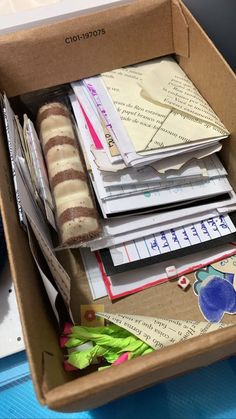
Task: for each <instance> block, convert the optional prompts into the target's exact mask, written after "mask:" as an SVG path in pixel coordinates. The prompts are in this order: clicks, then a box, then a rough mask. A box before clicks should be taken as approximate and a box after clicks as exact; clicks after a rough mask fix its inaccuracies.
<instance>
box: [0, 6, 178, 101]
mask: <svg viewBox="0 0 236 419" xmlns="http://www.w3.org/2000/svg"><path fill="white" fill-rule="evenodd" d="M173 52H174V46H173V37H172V14H171V1H170V0H137V1H134V2H132V3H130V4H125V5H120V6H117V7H116V8H115V7H114V8H112V9H105V10H102V11H99V12H97V13H91V14H88V15H83V16H79V17H77V18H74V19H70V20H66V21H63V22H59V23H54V24H51V25H47V26H44V27H39V28H33V29H30V30H24V31H19V32H17V33H14V34H9V35H4V36H1V37H0V56H1V58H0V89H4V90H5V91H6V92H7V95H8V96H16V95H19V94H22V93H26V92H30V91H33V90H38V89H42V88H46V87H49V86H55V85H58V84H63V83H68V82H70V81H74V80H78V79H80V78H83V77H89V76H92V75H95V74H98V73H101V72H104V71H109V70H112V69H114V68H119V67H121V66H125V65H129V64H132V63H137V62H141V61H145V60H148V59H151V58H154V57H158V56H163V55H167V54H171V53H173Z"/></svg>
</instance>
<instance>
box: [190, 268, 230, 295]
mask: <svg viewBox="0 0 236 419" xmlns="http://www.w3.org/2000/svg"><path fill="white" fill-rule="evenodd" d="M212 277H217V278H218V280H219V279H222V280H227V281H228V282H230V283H231V284H233V280H234V274H231V273H224V272H220V271H218V270H217V269H215V268H213V267H212V266H208V267H207V268H205V269H199V270H198V271H197V272H196V273H195V278H196V281H195V282H194V284H193V290H194V293H195V294H196V295H199V291H200V288H201V287H202V285H204V283H205V281H208V280H209V279H210V278H212Z"/></svg>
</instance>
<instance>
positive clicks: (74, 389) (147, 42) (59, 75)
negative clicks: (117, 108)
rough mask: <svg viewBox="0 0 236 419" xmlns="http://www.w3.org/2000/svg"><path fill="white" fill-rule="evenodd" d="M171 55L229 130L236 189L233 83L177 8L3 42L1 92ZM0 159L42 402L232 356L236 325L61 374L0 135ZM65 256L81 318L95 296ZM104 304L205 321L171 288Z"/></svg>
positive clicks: (81, 20) (167, 5) (135, 7)
mask: <svg viewBox="0 0 236 419" xmlns="http://www.w3.org/2000/svg"><path fill="white" fill-rule="evenodd" d="M98 29H104V31H103V32H105V34H103V35H100V36H96V37H95V36H91V37H89V38H88V39H83V40H76V39H77V38H78V37H77V35H81V34H83V33H88V32H90V31H91V32H93V31H96V30H98ZM167 54H177V59H178V61H179V64H180V66H181V67H182V68H183V70H184V71H185V72H186V74H187V75H188V76H189V77H190V78H191V80H192V81H193V83H194V84H195V85H196V87H197V88H198V89H199V91H200V92H201V94H202V95H203V96H204V97H205V99H206V100H207V101H208V102H209V104H210V105H211V106H212V108H213V109H214V111H215V112H216V113H217V115H218V116H219V117H220V119H221V120H222V122H223V123H224V124H225V126H226V127H227V129H228V130H229V131H230V132H231V137H230V139H229V140H225V141H224V147H223V152H222V159H223V162H224V164H225V166H226V168H227V170H228V172H229V178H230V181H231V183H232V185H233V186H234V187H235V188H236V171H235V167H236V147H235V146H234V143H235V142H236V77H235V75H234V73H233V72H232V71H231V69H230V68H229V66H228V65H227V63H226V62H225V61H224V59H223V58H222V56H221V55H220V54H219V52H218V51H217V50H216V48H215V47H214V45H212V43H211V41H210V40H209V39H208V37H207V36H206V34H205V33H204V32H203V30H202V29H201V27H200V26H199V25H198V23H197V22H196V21H195V20H194V18H193V16H192V15H191V13H190V12H189V11H188V9H187V8H186V7H185V6H184V4H183V3H182V2H181V1H177V0H174V1H171V0H137V1H132V2H130V3H128V4H126V5H119V6H116V7H114V8H110V9H107V10H103V11H98V12H96V13H93V14H89V15H84V16H81V17H78V18H75V19H72V20H68V21H63V22H60V23H55V24H51V25H48V26H44V27H43V29H42V28H34V29H30V30H25V31H21V32H17V33H14V34H10V35H5V36H2V37H0V88H1V89H4V90H5V91H6V92H7V94H8V96H16V95H19V94H22V93H26V92H30V91H34V90H37V89H42V88H45V87H48V86H53V85H58V84H62V83H67V82H70V81H72V80H78V79H79V78H83V77H85V76H90V75H94V74H97V73H100V72H102V71H108V70H111V69H114V68H119V67H121V66H124V65H128V64H132V63H136V62H141V61H144V60H148V59H151V58H155V57H158V56H162V55H167ZM0 155H1V164H0V186H1V212H2V216H3V221H4V226H5V232H6V239H7V246H8V252H9V259H10V265H11V270H12V276H13V279H14V282H15V287H16V293H17V299H18V304H19V310H20V315H21V320H22V325H23V332H24V339H25V345H26V348H27V354H28V359H29V362H30V367H31V372H32V378H33V381H34V385H35V389H36V393H37V396H38V398H39V400H40V402H41V403H43V404H47V405H48V406H49V407H50V408H51V409H55V410H59V411H75V410H84V409H89V408H94V407H96V406H99V405H102V404H104V403H106V402H108V401H110V400H113V399H115V398H118V397H120V396H123V395H126V394H128V393H130V392H132V391H135V390H138V389H141V388H144V387H146V386H149V385H151V384H153V383H157V382H158V381H161V380H164V379H166V378H168V377H172V376H174V375H177V374H181V373H183V372H185V371H188V370H192V369H193V368H197V367H200V366H203V365H208V364H210V363H212V362H214V361H216V360H218V359H221V358H224V357H226V356H229V355H230V354H233V353H234V352H235V348H236V344H235V341H236V327H230V328H226V329H223V330H220V331H217V332H213V333H210V334H209V335H202V336H200V337H198V338H193V339H190V340H188V341H185V342H182V343H178V344H175V345H173V346H171V347H168V348H165V349H161V350H159V351H158V352H154V353H153V354H150V355H146V356H144V357H140V358H137V359H135V360H132V361H129V365H128V368H127V365H126V364H123V365H120V366H119V367H117V368H110V369H108V370H104V371H101V372H93V373H90V374H88V375H83V376H81V377H79V378H75V376H73V374H72V376H71V375H70V374H68V373H65V372H64V370H63V367H62V361H63V353H62V351H61V350H60V348H59V345H58V327H57V325H56V323H55V320H54V317H53V314H52V311H51V308H50V305H49V302H48V299H47V297H46V294H45V291H44V289H43V285H42V281H41V278H40V277H39V274H38V272H37V269H36V267H35V265H34V262H33V258H32V256H31V253H30V250H29V245H28V239H27V236H26V234H25V232H24V231H23V230H22V229H21V227H20V225H19V221H18V216H17V211H16V203H15V196H14V190H13V182H12V174H11V169H10V164H9V156H8V151H7V145H6V140H5V138H4V136H3V135H2V139H1V152H0ZM65 256H66V257H65V265H66V267H67V268H68V270H69V272H70V275H71V278H72V301H71V307H72V310H73V312H74V316H75V318H76V319H78V320H79V306H80V304H85V303H89V302H91V295H90V292H89V289H88V285H87V281H86V278H85V274H84V272H83V269H82V267H81V265H80V263H79V261H78V259H77V258H76V254H75V253H70V252H67V253H66V254H65ZM99 303H100V301H99ZM101 304H104V306H105V311H106V312H117V313H127V314H141V315H149V316H156V317H159V318H161V317H163V318H176V319H183V320H184V319H188V320H202V317H201V314H200V311H199V309H198V306H197V299H196V297H195V296H194V295H193V293H192V292H188V293H183V292H181V291H180V290H179V288H178V287H177V286H176V285H175V284H174V283H171V282H169V283H166V284H163V285H158V286H156V287H153V288H149V289H147V290H144V291H142V292H140V293H137V294H135V295H132V296H129V297H126V298H124V299H122V300H119V301H117V302H114V303H111V302H110V301H109V300H108V298H105V299H102V300H101ZM224 322H228V323H229V322H230V323H232V322H236V318H235V317H234V316H231V317H229V316H228V317H227V316H225V317H224Z"/></svg>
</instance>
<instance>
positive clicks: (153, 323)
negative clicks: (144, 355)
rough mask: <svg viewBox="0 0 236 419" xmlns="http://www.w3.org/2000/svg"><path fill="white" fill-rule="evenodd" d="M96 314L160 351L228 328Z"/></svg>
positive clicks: (130, 316)
mask: <svg viewBox="0 0 236 419" xmlns="http://www.w3.org/2000/svg"><path fill="white" fill-rule="evenodd" d="M96 314H97V315H98V316H99V317H104V318H105V319H106V320H109V321H110V322H112V323H114V324H117V325H118V326H120V327H123V328H124V329H126V330H128V331H129V332H131V333H133V335H135V336H137V337H138V338H139V339H141V340H142V341H144V342H145V343H147V344H148V345H149V346H151V347H152V348H153V349H161V348H164V347H166V346H169V345H172V344H174V343H178V342H182V341H184V340H187V339H190V338H193V337H196V336H199V335H202V334H204V333H210V332H214V331H215V330H219V329H222V328H224V327H228V326H230V325H228V324H223V323H208V322H194V321H190V320H188V321H187V320H170V319H167V320H166V319H157V318H155V317H146V316H135V315H128V314H110V313H96Z"/></svg>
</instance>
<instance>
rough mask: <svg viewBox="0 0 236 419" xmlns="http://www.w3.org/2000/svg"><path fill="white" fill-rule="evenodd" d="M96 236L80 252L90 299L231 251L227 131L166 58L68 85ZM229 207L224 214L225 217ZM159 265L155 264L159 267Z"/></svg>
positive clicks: (235, 202)
mask: <svg viewBox="0 0 236 419" xmlns="http://www.w3.org/2000/svg"><path fill="white" fill-rule="evenodd" d="M72 88H73V94H71V95H70V101H71V105H72V108H73V111H74V115H75V119H76V121H77V126H78V134H79V140H80V145H81V147H82V150H83V152H84V156H85V160H86V164H87V168H88V172H89V177H90V180H91V184H92V186H93V189H94V192H95V195H96V199H97V202H98V206H99V207H100V211H101V214H102V218H103V220H102V225H103V234H102V236H101V237H100V238H99V239H96V240H94V241H93V242H91V243H89V245H88V246H89V248H87V249H83V250H82V251H81V253H82V256H83V259H84V264H85V268H86V271H87V276H88V279H89V282H90V286H91V290H92V293H93V297H94V298H99V297H101V296H104V295H107V294H108V295H109V297H110V298H117V297H120V296H123V295H127V294H129V293H133V292H136V291H138V290H141V289H143V288H146V287H148V286H151V285H155V284H157V283H160V282H163V281H166V280H168V279H169V276H168V267H169V266H175V269H176V273H177V274H178V275H179V274H181V273H182V272H185V273H186V272H188V271H192V270H193V269H194V267H195V266H196V265H199V263H201V264H203V265H204V264H205V265H206V264H208V263H210V261H212V260H217V259H219V258H222V257H223V256H224V255H226V254H229V253H231V252H233V251H234V246H233V245H230V244H228V243H229V242H230V241H233V240H232V237H233V235H234V233H235V226H234V213H233V211H234V210H235V208H236V197H235V193H234V192H233V190H232V187H231V185H230V183H229V181H228V179H227V173H226V171H225V169H224V167H223V166H222V163H221V162H220V160H219V158H218V156H217V154H216V153H217V152H218V151H219V150H220V149H221V147H222V145H221V143H220V140H222V139H224V138H226V137H227V136H228V135H229V133H228V131H227V130H226V128H225V127H224V126H223V125H222V123H221V122H220V120H219V118H218V117H217V116H216V114H215V113H214V112H213V110H212V109H211V108H210V106H209V105H208V103H207V102H206V101H205V100H204V99H203V97H202V96H201V95H200V93H199V92H198V91H197V89H196V88H195V87H194V85H193V84H192V82H191V81H190V80H189V79H188V77H187V76H186V75H185V73H184V72H183V71H182V70H181V68H180V67H179V66H178V64H177V63H176V62H175V61H174V60H173V59H172V58H164V59H158V60H154V61H150V62H145V63H143V64H138V65H134V66H132V67H126V68H122V69H118V70H114V71H111V72H108V73H104V74H101V75H99V76H96V77H91V78H88V79H84V80H82V81H79V82H76V83H73V84H72ZM229 212H231V214H230V215H229ZM157 263H158V265H157Z"/></svg>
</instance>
